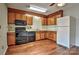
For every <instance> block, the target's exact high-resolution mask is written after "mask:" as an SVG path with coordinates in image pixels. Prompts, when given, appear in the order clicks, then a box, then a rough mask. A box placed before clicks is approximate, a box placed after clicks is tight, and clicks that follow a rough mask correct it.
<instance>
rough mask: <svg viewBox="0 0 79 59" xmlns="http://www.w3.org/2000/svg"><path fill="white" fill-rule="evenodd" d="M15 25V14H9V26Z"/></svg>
mask: <svg viewBox="0 0 79 59" xmlns="http://www.w3.org/2000/svg"><path fill="white" fill-rule="evenodd" d="M14 23H15V13H13V12H8V24H14Z"/></svg>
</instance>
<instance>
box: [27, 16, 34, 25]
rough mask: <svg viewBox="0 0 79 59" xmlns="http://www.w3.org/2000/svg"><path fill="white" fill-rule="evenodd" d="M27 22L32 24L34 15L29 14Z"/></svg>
mask: <svg viewBox="0 0 79 59" xmlns="http://www.w3.org/2000/svg"><path fill="white" fill-rule="evenodd" d="M26 19H27V24H28V25H32V24H33V17H32V16H27V18H26Z"/></svg>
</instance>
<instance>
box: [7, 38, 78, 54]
mask: <svg viewBox="0 0 79 59" xmlns="http://www.w3.org/2000/svg"><path fill="white" fill-rule="evenodd" d="M78 54H79V48H78V47H72V48H71V49H68V48H64V47H61V46H58V45H57V44H56V43H55V42H54V41H52V40H47V39H45V40H40V41H36V42H31V43H27V44H22V45H16V46H9V48H8V49H7V52H6V55H78Z"/></svg>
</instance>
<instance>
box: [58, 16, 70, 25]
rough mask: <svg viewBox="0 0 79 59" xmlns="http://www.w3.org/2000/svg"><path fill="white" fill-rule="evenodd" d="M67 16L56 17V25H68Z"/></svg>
mask: <svg viewBox="0 0 79 59" xmlns="http://www.w3.org/2000/svg"><path fill="white" fill-rule="evenodd" d="M69 24H70V19H69V16H65V17H61V18H58V19H57V26H70V25H69Z"/></svg>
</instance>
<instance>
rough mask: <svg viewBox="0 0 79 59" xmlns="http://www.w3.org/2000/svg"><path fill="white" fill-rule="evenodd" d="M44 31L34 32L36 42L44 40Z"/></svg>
mask: <svg viewBox="0 0 79 59" xmlns="http://www.w3.org/2000/svg"><path fill="white" fill-rule="evenodd" d="M45 33H46V32H45V31H38V32H36V40H41V39H45Z"/></svg>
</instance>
